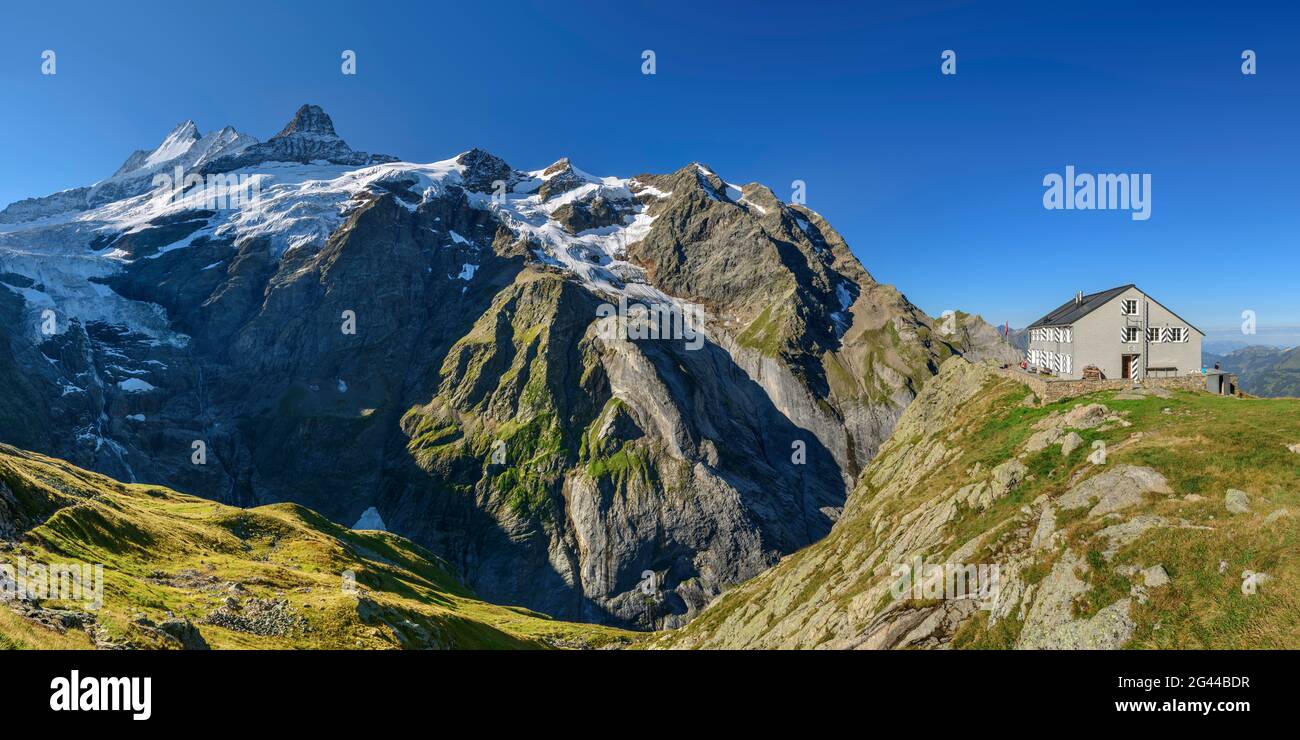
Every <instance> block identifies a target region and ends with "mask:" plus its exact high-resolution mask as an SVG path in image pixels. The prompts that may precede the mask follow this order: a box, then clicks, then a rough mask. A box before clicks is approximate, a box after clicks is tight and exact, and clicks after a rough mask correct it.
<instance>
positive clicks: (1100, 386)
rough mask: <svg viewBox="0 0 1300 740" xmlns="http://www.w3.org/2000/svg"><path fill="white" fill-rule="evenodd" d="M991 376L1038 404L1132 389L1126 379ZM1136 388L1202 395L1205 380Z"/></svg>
mask: <svg viewBox="0 0 1300 740" xmlns="http://www.w3.org/2000/svg"><path fill="white" fill-rule="evenodd" d="M994 372H996V373H997V374H998V375H1001V376H1003V377H1006V378H1010V379H1012V380H1014V381H1016V382H1017V383H1024V384H1025V385H1027V386H1029V389H1030V390H1031V391H1033V392H1034V395H1036V396H1038V400H1039V402H1040V403H1054V402H1056V401H1060V400H1061V399H1064V398H1073V397H1075V396H1082V395H1086V394H1088V393H1096V392H1097V391H1118V390H1123V389H1125V388H1132V387H1133V381H1132V380H1129V379H1126V378H1111V379H1107V380H1061V379H1059V378H1048V377H1044V376H1041V375H1033V374H1030V373H1027V372H1025V371H1023V370H1020V369H1018V368H998V369H997V370H995V371H994ZM1138 386H1139V387H1142V388H1165V389H1167V390H1179V391H1204V390H1205V376H1204V375H1200V374H1196V375H1179V376H1178V377H1174V378H1147V379H1146V380H1141V381H1138Z"/></svg>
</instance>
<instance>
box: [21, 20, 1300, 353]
mask: <svg viewBox="0 0 1300 740" xmlns="http://www.w3.org/2000/svg"><path fill="white" fill-rule="evenodd" d="M801 5H802V4H796V3H788V2H787V3H775V2H773V3H766V2H745V3H706V2H690V3H677V2H668V1H666V0H661V1H656V2H633V1H631V0H622V1H621V2H592V3H585V2H584V3H559V2H518V3H516V2H507V1H505V0H493V1H492V2H485V3H472V2H463V1H462V2H456V3H432V2H426V3H400V2H390V3H378V4H371V5H358V4H356V3H331V2H313V3H310V4H308V3H302V4H295V5H291V4H289V3H281V2H267V3H250V4H243V3H227V4H222V5H220V6H214V5H212V4H195V3H174V2H172V3H148V2H136V3H130V4H126V5H124V6H123V7H122V8H121V9H119V8H116V7H115V8H112V9H110V8H109V7H108V6H107V5H105V6H103V7H100V6H99V4H91V3H86V4H81V3H44V4H41V3H25V4H23V5H21V6H11V7H9V8H7V9H6V17H5V23H4V25H3V26H0V100H2V101H3V107H4V113H3V115H0V161H2V162H3V163H4V169H3V173H4V174H3V176H2V177H0V204H4V203H8V202H10V201H13V200H16V199H19V198H23V197H28V196H33V195H43V194H46V193H49V192H53V191H56V190H60V189H63V188H68V187H73V186H77V185H82V184H88V183H90V182H93V181H95V180H97V179H100V178H102V177H105V176H107V175H109V174H111V173H112V172H113V170H114V169H116V168H117V166H118V165H120V164H121V162H122V160H124V159H125V158H126V156H127V155H128V154H129V153H130V152H131V151H132V150H134V149H139V148H152V147H153V146H155V145H156V144H157V143H158V141H159V140H160V139H161V138H162V136H163V135H164V134H165V133H166V132H167V131H168V130H169V129H170V128H172V127H173V126H174V125H175V124H176V123H178V122H180V121H183V120H185V119H188V118H192V119H193V120H194V121H195V122H196V123H198V125H199V127H200V129H201V130H203V131H207V130H209V129H212V128H216V127H220V126H222V125H226V124H230V125H233V126H235V127H236V128H238V129H239V130H241V131H246V132H248V133H251V134H254V135H256V136H258V137H259V138H263V139H265V138H266V137H268V136H270V135H272V134H274V133H275V132H276V131H278V130H279V128H280V127H281V126H282V125H283V124H284V122H285V121H286V120H288V118H289V117H290V115H291V114H292V112H293V111H294V109H295V108H297V106H298V105H300V104H301V103H304V102H312V103H317V104H319V105H321V106H323V107H324V108H325V110H326V111H327V112H329V113H330V114H331V116H332V117H333V118H334V121H335V125H336V127H337V128H338V130H339V133H340V134H341V135H342V136H343V137H344V138H345V139H347V141H348V143H350V144H351V145H352V146H353V147H356V148H358V149H364V150H367V151H378V152H384V153H389V154H394V155H397V156H399V157H402V158H404V159H408V160H412V161H433V160H438V159H445V158H447V157H449V156H452V155H454V154H455V153H456V152H459V151H463V150H465V149H468V148H470V147H473V146H479V147H482V148H484V149H487V150H489V151H491V152H494V153H496V154H498V155H499V156H502V157H504V158H505V159H506V160H507V161H509V162H510V163H511V164H512V165H514V166H515V167H518V168H521V169H532V168H537V167H541V166H544V165H546V164H549V163H550V162H552V161H554V160H556V159H558V158H559V157H561V156H569V157H571V158H572V159H573V161H574V162H575V164H577V165H578V166H579V167H582V168H583V169H585V170H587V171H589V172H592V173H595V174H601V175H613V174H617V175H629V174H635V173H641V172H663V171H671V170H674V169H677V168H678V167H680V166H682V165H684V164H686V163H688V162H691V161H702V162H705V163H707V164H708V165H710V166H711V167H713V168H714V170H715V171H717V172H718V173H719V174H720V175H722V176H723V177H724V178H725V179H727V180H728V181H730V182H736V183H744V182H751V181H758V182H762V183H764V184H767V185H769V186H770V187H772V188H773V190H775V191H776V192H777V193H778V195H780V196H782V197H786V198H788V197H789V194H790V183H791V182H792V181H793V180H796V179H799V180H803V181H805V182H806V183H807V198H808V206H809V207H811V208H813V209H815V210H817V211H819V212H820V213H822V214H823V215H824V216H825V217H826V218H827V219H829V221H830V222H831V223H832V224H833V225H834V226H835V227H836V228H837V229H838V230H839V231H840V232H841V233H842V234H843V235H844V237H845V238H846V239H847V240H848V242H849V244H850V245H851V246H852V247H853V249H854V251H855V252H856V254H857V255H858V256H859V258H861V260H862V261H863V263H864V264H865V265H866V267H867V269H868V270H870V271H871V272H872V274H874V275H875V276H876V278H877V279H879V280H881V281H885V282H889V283H892V284H894V285H896V286H898V287H899V288H900V289H901V290H902V291H903V292H904V293H905V294H907V296H908V297H909V298H911V299H912V300H913V301H914V302H916V303H917V304H918V305H919V306H921V308H923V309H924V310H926V311H927V312H929V313H931V314H935V315H937V314H939V313H940V312H942V311H943V310H945V309H950V308H959V309H963V310H970V311H974V312H978V313H981V314H983V315H984V316H985V317H986V318H987V319H989V320H990V321H993V322H996V323H1001V322H1002V321H1010V322H1011V324H1012V325H1013V326H1017V325H1020V326H1023V325H1024V324H1025V323H1027V322H1029V321H1031V320H1033V319H1035V318H1037V317H1038V316H1039V315H1040V314H1043V313H1045V312H1046V311H1048V310H1050V309H1051V308H1053V307H1055V306H1056V305H1058V304H1059V303H1061V302H1063V301H1064V300H1066V299H1067V298H1068V297H1069V296H1071V295H1072V294H1073V293H1074V292H1075V291H1076V290H1084V291H1093V290H1100V289H1103V288H1107V287H1110V286H1112V285H1118V284H1122V283H1128V282H1135V283H1137V284H1138V285H1139V286H1140V287H1142V288H1144V289H1146V290H1147V291H1149V292H1151V293H1152V294H1153V295H1155V296H1156V297H1157V298H1159V299H1160V300H1161V301H1162V302H1163V303H1165V304H1166V305H1169V306H1170V307H1173V308H1174V309H1175V310H1177V311H1178V312H1179V313H1180V314H1181V315H1183V316H1184V317H1186V318H1187V319H1188V320H1190V321H1192V322H1193V323H1195V324H1197V325H1199V326H1201V328H1203V329H1210V328H1214V327H1233V326H1237V325H1238V324H1239V322H1240V315H1241V312H1242V311H1243V310H1247V309H1249V310H1253V311H1255V312H1256V314H1257V316H1258V322H1259V326H1260V327H1261V328H1263V327H1269V326H1279V325H1293V324H1300V301H1298V300H1297V293H1300V291H1297V289H1296V283H1297V274H1298V270H1297V268H1300V173H1298V172H1297V169H1298V167H1297V166H1298V165H1300V143H1298V142H1297V136H1296V131H1297V130H1298V129H1300V55H1297V54H1295V53H1294V49H1295V44H1294V40H1295V38H1296V36H1297V32H1298V31H1300V11H1296V10H1290V9H1286V8H1284V7H1282V6H1278V7H1270V6H1253V5H1250V4H1240V3H1239V4H1234V6H1235V7H1234V9H1233V10H1231V11H1230V12H1229V11H1223V10H1212V9H1210V8H1209V7H1208V6H1207V7H1206V8H1201V9H1198V8H1195V7H1189V5H1188V4H1182V3H1178V4H1175V3H1170V4H1167V5H1159V6H1157V5H1155V4H1150V3H1142V4H1140V7H1139V4H1137V3H1115V4H1109V3H1087V4H1072V5H1071V6H1070V7H1064V4H1061V3H1025V4H998V5H996V6H995V5H992V4H976V3H965V2H951V3H891V4H881V5H875V4H862V3H844V4H829V3H828V4H818V5H819V7H818V8H813V9H810V8H806V7H801ZM893 5H898V6H902V7H891V6H893ZM1057 6H1062V7H1057ZM44 49H53V50H55V51H56V53H57V54H58V74H57V75H55V76H53V77H50V76H42V75H41V74H40V64H41V52H42V51H43V50H44ZM343 49H353V50H355V51H356V52H357V56H358V74H357V75H356V76H344V75H342V74H341V73H340V70H339V64H340V59H339V55H340V52H341V51H342V50H343ZM644 49H653V50H654V51H655V53H656V57H657V74H655V75H654V76H645V75H642V74H641V52H642V50H644ZM945 49H952V50H954V51H956V53H957V74H956V75H955V76H943V75H941V74H940V70H939V67H940V53H941V52H942V51H943V50H945ZM1244 49H1252V50H1254V51H1255V52H1256V53H1257V59H1258V74H1257V75H1254V76H1246V75H1243V74H1241V52H1242V50H1244ZM1071 164H1072V165H1075V167H1076V168H1077V169H1078V171H1080V172H1089V173H1099V172H1115V173H1130V172H1137V173H1150V174H1151V175H1152V210H1151V218H1150V220H1148V221H1133V220H1132V219H1130V218H1129V215H1128V213H1126V212H1121V211H1048V210H1045V209H1044V208H1043V206H1042V196H1043V190H1044V188H1043V185H1042V181H1043V177H1044V176H1045V175H1046V174H1048V173H1051V172H1055V173H1063V172H1064V169H1065V166H1066V165H1071Z"/></svg>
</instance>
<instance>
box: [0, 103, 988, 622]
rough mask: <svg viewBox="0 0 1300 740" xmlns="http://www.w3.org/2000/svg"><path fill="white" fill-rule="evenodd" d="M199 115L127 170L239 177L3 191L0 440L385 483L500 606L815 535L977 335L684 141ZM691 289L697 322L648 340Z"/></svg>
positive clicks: (690, 583) (299, 482)
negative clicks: (596, 156)
mask: <svg viewBox="0 0 1300 740" xmlns="http://www.w3.org/2000/svg"><path fill="white" fill-rule="evenodd" d="M223 132H226V130H224V129H223ZM194 136H197V129H193V130H191V127H189V126H182V127H179V129H178V131H176V132H173V135H171V136H169V137H168V139H167V140H166V141H165V142H164V144H163V145H162V146H160V147H159V148H157V149H155V150H154V152H153V153H152V154H151V155H150V156H147V157H143V158H141V157H137V156H136V155H133V156H132V159H131V160H130V161H128V165H131V167H130V168H127V167H125V166H124V169H127V170H128V173H129V172H135V171H137V170H139V169H141V168H146V167H159V168H165V167H172V166H175V164H176V163H177V162H178V161H180V159H183V160H184V162H186V163H188V165H189V166H191V167H193V168H195V169H196V170H197V171H199V172H206V173H220V174H225V175H238V176H239V178H241V179H242V181H243V182H244V183H250V182H251V183H255V184H256V185H257V197H256V198H255V199H252V200H251V201H249V202H241V203H239V204H238V205H236V206H233V207H217V208H213V207H210V204H209V202H208V201H209V200H210V198H211V196H212V193H211V192H196V193H184V194H181V195H179V196H178V195H177V194H175V193H173V192H163V191H161V190H157V189H154V190H149V189H145V190H140V191H138V192H133V194H131V195H129V196H126V197H122V198H120V199H117V200H113V201H112V202H109V203H105V204H102V205H97V206H94V207H89V206H90V202H89V201H77V202H75V203H67V202H65V201H66V199H60V198H59V197H57V196H51V198H52V200H46V201H42V203H41V205H40V207H39V208H35V209H33V207H32V206H22V207H21V208H19V207H17V206H11V208H10V209H7V210H6V211H5V213H6V214H8V215H7V216H5V217H4V218H6V219H7V221H6V222H5V225H4V226H2V227H0V286H3V289H0V318H3V322H0V326H2V327H3V328H0V379H3V380H5V381H6V382H7V383H8V385H7V387H8V388H10V389H11V390H10V391H8V392H7V393H5V394H4V396H5V397H4V398H3V399H0V429H3V437H2V438H0V439H3V441H7V442H11V443H14V444H17V445H20V446H23V447H27V448H30V449H34V450H38V451H41V452H44V453H49V454H52V455H55V456H58V457H62V458H65V459H67V460H69V461H71V462H73V463H75V464H77V465H81V466H84V467H87V468H91V469H94V470H98V471H102V472H104V473H107V474H111V475H113V476H116V477H118V478H120V479H122V480H125V481H140V482H150V483H157V484H162V485H167V486H170V487H173V488H176V489H178V490H182V491H185V492H187V493H193V494H198V495H202V496H204V497H207V498H211V499H214V500H216V501H220V502H223V503H226V504H233V505H238V506H258V505H264V504H268V503H276V502H284V501H292V502H295V503H299V504H302V505H305V506H308V507H310V508H312V509H314V510H317V511H320V512H321V513H322V514H324V515H325V516H327V517H328V518H330V519H331V520H333V521H335V522H340V523H345V524H346V523H350V522H354V521H357V519H358V518H359V517H360V516H361V514H362V512H365V511H367V510H369V509H372V508H373V509H375V511H376V513H377V514H378V515H379V516H380V518H381V519H382V521H384V522H385V523H386V524H387V525H388V527H389V528H391V529H392V530H393V531H395V532H398V533H401V534H403V535H406V536H408V537H411V538H412V539H414V540H415V541H416V542H418V543H420V544H421V545H423V546H426V547H429V548H430V549H432V550H433V551H434V552H435V553H437V554H438V555H439V556H441V557H443V558H445V559H446V560H447V561H448V562H449V563H451V565H452V566H453V567H454V568H455V569H456V570H457V572H458V573H459V574H460V575H461V577H462V578H463V579H464V580H465V581H466V582H467V584H468V585H470V586H471V587H472V588H474V589H475V591H476V592H478V593H479V594H481V595H483V596H484V597H486V598H489V599H491V600H493V601H496V602H500V603H519V604H524V605H527V606H529V607H531V608H535V609H538V610H540V611H544V612H547V613H550V614H555V615H557V616H561V617H565V618H574V619H583V620H588V621H597V622H611V623H618V624H626V625H634V624H642V625H643V626H649V625H651V624H653V625H657V626H663V625H674V624H681V623H684V622H685V621H686V620H688V619H689V618H690V617H691V616H692V615H694V614H695V613H697V612H698V611H699V610H700V609H701V608H703V607H704V606H705V605H706V604H707V603H709V602H710V601H711V600H712V599H713V598H715V597H716V596H717V595H718V594H719V593H721V592H722V590H723V589H724V588H725V587H726V586H727V585H729V584H732V583H736V582H738V581H740V580H743V579H745V578H748V577H751V576H754V575H757V574H758V573H760V572H761V571H763V570H764V569H765V568H767V567H769V566H771V565H773V564H774V563H776V562H777V561H778V560H779V559H780V557H782V556H783V555H785V554H788V553H790V552H793V551H794V550H796V549H798V548H799V547H802V546H805V545H807V544H809V543H811V542H814V541H816V540H817V539H819V538H820V537H822V536H823V535H825V533H826V532H827V531H829V529H830V527H831V525H832V523H833V522H834V521H835V520H836V518H837V517H838V516H839V514H840V508H841V507H842V506H843V503H844V500H845V497H846V495H847V492H848V490H849V489H850V487H851V486H852V484H853V482H854V480H855V479H856V477H857V475H858V473H859V471H860V470H861V469H862V468H863V467H864V466H865V465H866V464H867V462H868V461H869V460H871V459H872V457H873V456H874V455H875V453H876V450H877V448H878V447H879V445H880V444H881V443H882V442H883V441H884V440H885V439H886V438H887V437H888V436H889V434H890V432H891V430H892V428H893V426H894V424H895V422H896V421H897V419H898V417H899V415H900V414H901V413H902V411H903V409H904V408H905V407H906V406H907V404H908V403H909V402H910V401H911V400H912V398H913V397H914V396H915V395H916V393H917V392H919V390H920V389H921V388H922V387H924V385H925V384H926V382H927V381H928V379H929V378H930V377H931V376H932V375H933V374H934V373H935V372H937V370H938V368H939V365H940V364H941V363H942V362H943V361H944V360H945V359H946V358H948V357H950V356H952V355H954V354H959V353H964V352H973V353H978V352H981V351H984V350H981V349H980V346H977V345H979V344H980V343H981V342H984V341H985V340H987V337H984V338H983V339H979V338H978V336H977V335H978V334H979V333H978V332H976V333H967V334H966V335H963V336H958V337H946V336H943V335H941V334H940V333H939V332H938V331H937V330H936V327H935V322H934V320H932V319H930V318H929V317H928V316H926V315H925V314H924V313H923V312H922V311H920V310H919V309H917V308H916V307H915V306H913V305H912V304H911V303H910V302H908V301H907V299H906V298H905V297H904V296H903V295H902V294H901V293H899V292H898V291H897V290H896V289H894V288H893V287H891V286H888V285H883V284H880V283H878V282H876V281H875V280H874V279H873V278H872V277H871V275H870V274H869V273H868V272H867V271H866V270H865V269H864V268H863V267H862V266H861V264H860V263H858V261H857V259H856V258H855V257H854V256H853V255H852V253H851V252H850V251H849V249H848V246H847V245H846V244H845V243H844V240H843V239H842V238H841V237H840V236H839V235H838V234H837V233H836V232H835V231H834V229H833V228H831V227H830V225H829V224H828V223H826V221H825V220H824V219H822V218H821V216H819V215H818V214H817V213H815V212H813V211H811V210H809V209H808V208H806V207H804V206H801V205H795V204H787V203H783V202H781V201H780V200H779V199H777V198H776V197H775V196H774V195H773V193H772V192H771V191H770V190H769V189H767V188H765V187H763V186H761V185H757V184H751V185H745V186H743V187H740V186H735V185H732V184H729V183H727V182H725V181H723V180H722V179H721V178H720V177H718V176H717V175H716V174H714V173H713V171H712V170H711V169H709V168H708V167H706V166H704V165H700V164H691V165H687V166H685V167H683V168H681V169H680V170H678V171H677V172H673V173H668V174H661V175H640V176H636V177H631V178H615V177H596V176H592V175H590V174H588V173H585V172H582V171H581V170H579V169H577V168H576V167H574V166H573V165H572V163H570V162H569V161H568V160H567V159H562V160H560V161H557V162H556V163H555V164H553V165H551V166H549V167H547V168H544V169H542V170H536V171H522V170H516V169H514V168H512V167H510V166H509V165H508V164H507V163H505V162H504V161H503V160H501V159H500V158H498V157H495V156H493V155H491V154H489V153H487V152H483V151H481V150H472V151H470V152H466V153H463V154H461V155H458V156H457V157H455V158H452V159H449V160H445V161H442V162H434V163H429V164H413V163H407V162H401V161H396V160H393V159H392V158H391V157H386V156H383V155H368V154H364V153H359V152H354V151H353V150H351V149H350V148H348V147H347V145H346V144H345V143H343V141H342V139H340V138H339V137H338V136H337V134H336V133H335V130H334V126H333V123H332V122H331V121H330V120H329V118H328V116H327V115H325V114H324V112H323V111H321V110H320V109H319V108H317V107H315V106H303V107H302V108H300V109H299V110H298V112H297V113H296V114H295V116H294V118H293V119H292V120H291V121H290V122H289V123H288V124H287V125H286V126H285V127H284V129H283V130H282V131H281V132H280V133H279V134H277V135H276V136H274V137H272V138H271V139H269V140H268V141H267V142H265V143H254V142H252V141H250V140H249V139H247V138H243V137H242V135H235V134H233V133H231V132H226V133H222V132H218V134H217V135H211V134H210V135H209V137H199V138H198V139H195V138H194ZM209 138H211V142H212V144H211V146H208V145H204V146H203V147H201V148H199V149H197V150H196V147H198V146H199V144H198V142H201V141H204V140H205V139H209ZM186 141H189V142H192V143H190V144H189V145H188V146H186V145H185V142H186ZM217 142H225V143H224V144H218V143H217ZM232 148H233V150H232ZM174 152H181V154H179V155H175V156H171V155H172V154H173V153H174ZM150 160H153V161H152V163H151V162H150ZM132 182H134V180H133V181H132ZM132 187H135V186H134V185H133V186H132ZM217 187H218V188H227V187H231V186H230V185H228V184H225V181H222V182H219V183H218V185H217ZM123 192H127V191H123ZM223 192H224V191H223ZM74 200H75V199H74ZM65 206H66V208H65ZM33 214H39V217H38V218H34V219H33V218H31V217H32V216H33ZM16 220H18V221H21V222H18V221H16ZM619 307H628V310H630V311H631V314H632V315H630V316H622V317H618V316H612V315H610V314H609V312H608V311H606V309H617V308H619ZM652 310H653V311H655V312H658V313H655V314H652V313H651V311H652ZM687 314H689V315H691V316H695V315H700V316H702V319H701V321H700V322H699V323H698V326H695V325H691V333H690V334H689V336H688V335H687V334H686V333H684V332H683V331H682V330H683V329H684V328H685V327H684V325H681V324H678V329H679V330H678V331H677V333H676V334H675V335H673V336H671V337H666V338H662V337H659V333H658V328H659V327H656V332H655V333H654V334H653V335H652V334H651V333H650V332H649V331H648V328H649V327H648V321H649V319H648V317H649V316H651V315H655V316H657V315H663V316H669V317H672V316H684V315H687ZM51 317H52V322H53V329H54V331H52V332H50V331H46V329H48V328H50V321H51ZM602 317H603V318H602ZM620 318H621V323H620ZM611 320H612V321H613V322H614V324H613V326H614V327H615V331H613V332H611V331H608V330H607V329H608V328H609V327H610V321H611ZM628 326H631V327H634V329H633V330H628V329H627V327H628ZM664 326H669V327H670V328H671V326H672V324H671V321H670V322H669V323H668V324H666V325H664ZM643 329H644V330H646V331H641V330H643ZM669 333H672V332H671V331H670V332H669ZM981 336H982V335H981ZM992 351H998V350H996V349H995V350H992ZM200 448H201V449H202V453H203V454H202V457H203V462H202V463H196V462H195V460H196V459H198V455H199V449H200ZM647 574H653V575H652V576H648V575H647ZM648 581H649V582H653V584H654V585H655V586H656V587H657V588H658V589H659V597H658V598H657V599H652V600H651V601H652V602H653V605H651V604H648V603H647V601H646V600H645V599H643V598H642V596H643V595H644V594H645V590H644V589H645V587H644V586H643V584H644V583H646V582H648Z"/></svg>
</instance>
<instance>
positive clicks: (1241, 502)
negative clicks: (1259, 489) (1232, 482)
mask: <svg viewBox="0 0 1300 740" xmlns="http://www.w3.org/2000/svg"><path fill="white" fill-rule="evenodd" d="M1223 505H1224V507H1225V508H1226V509H1227V510H1228V511H1230V512H1232V513H1233V514H1246V513H1248V512H1249V511H1250V496H1248V495H1246V492H1245V491H1238V490H1237V489H1235V488H1229V489H1228V493H1227V495H1225V496H1224V498H1223Z"/></svg>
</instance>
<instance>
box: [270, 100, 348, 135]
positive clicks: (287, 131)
mask: <svg viewBox="0 0 1300 740" xmlns="http://www.w3.org/2000/svg"><path fill="white" fill-rule="evenodd" d="M295 134H296V135H299V136H301V135H304V134H310V135H314V136H322V137H333V138H338V134H336V133H335V132H334V121H332V120H330V117H329V115H328V114H326V113H325V111H324V110H323V109H321V107H320V106H319V105H311V104H304V105H302V106H301V107H300V108H298V111H297V112H296V113H294V114H293V119H292V120H290V121H289V122H288V123H286V124H285V125H284V128H282V129H280V133H278V134H276V135H275V136H272V137H271V138H272V139H283V138H285V137H287V136H293V135H295Z"/></svg>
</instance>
